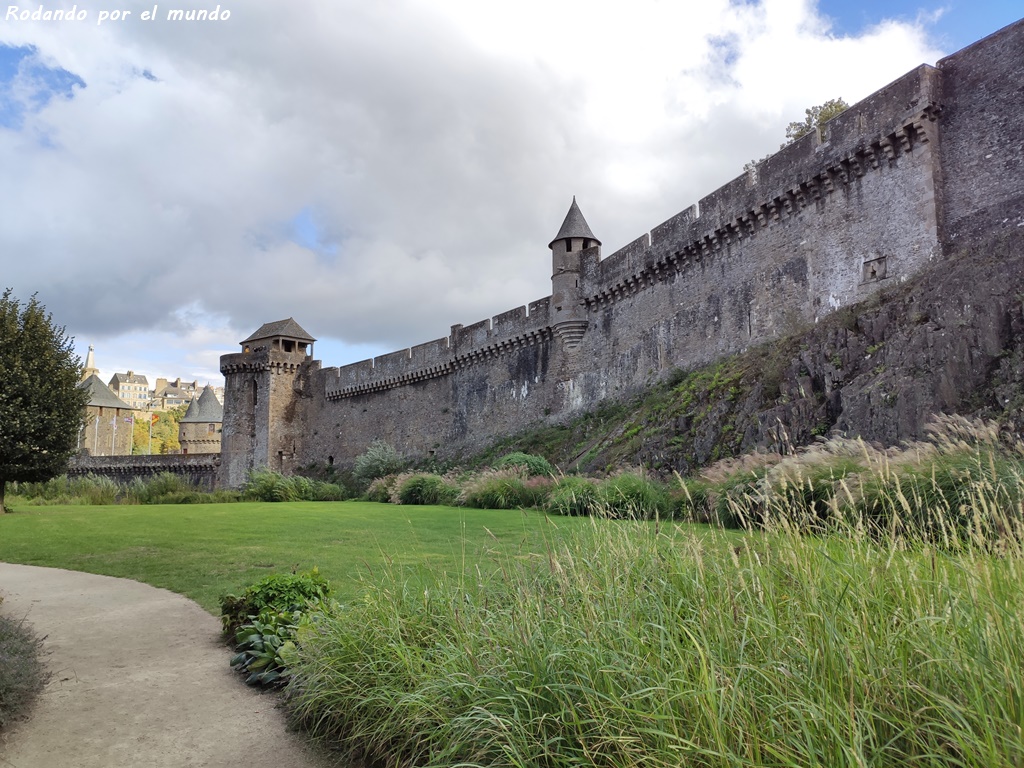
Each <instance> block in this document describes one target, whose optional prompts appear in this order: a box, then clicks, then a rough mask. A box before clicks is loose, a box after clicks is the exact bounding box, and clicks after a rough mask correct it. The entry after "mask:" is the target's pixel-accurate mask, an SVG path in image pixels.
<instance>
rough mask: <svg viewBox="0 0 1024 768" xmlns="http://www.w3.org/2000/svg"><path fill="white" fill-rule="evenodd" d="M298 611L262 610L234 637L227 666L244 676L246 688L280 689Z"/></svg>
mask: <svg viewBox="0 0 1024 768" xmlns="http://www.w3.org/2000/svg"><path fill="white" fill-rule="evenodd" d="M302 617H303V612H302V611H298V610H295V611H273V610H264V611H262V612H261V613H260V615H259V616H258V617H256V618H254V619H252V620H251V621H250V622H248V623H246V624H243V625H242V626H241V627H239V628H238V631H237V632H236V633H235V643H236V647H235V650H236V651H237V653H236V654H235V656H234V657H232V659H231V666H232V667H234V668H235V669H236V670H238V671H239V672H241V673H243V674H245V675H246V678H245V682H246V684H248V685H258V686H275V685H283V684H284V683H286V682H287V680H288V664H289V660H290V659H291V658H294V653H295V635H296V631H297V629H298V626H299V623H300V622H301V621H302Z"/></svg>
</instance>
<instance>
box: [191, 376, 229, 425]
mask: <svg viewBox="0 0 1024 768" xmlns="http://www.w3.org/2000/svg"><path fill="white" fill-rule="evenodd" d="M223 421H224V406H223V405H221V404H220V401H219V400H218V399H217V396H216V395H215V394H213V387H211V386H210V385H209V384H207V385H206V387H204V388H203V393H202V394H201V395H199V397H197V398H196V399H195V400H193V401H192V402H191V403H189V404H188V410H187V411H185V415H184V416H182V417H181V423H182V424H220V423H221V422H223Z"/></svg>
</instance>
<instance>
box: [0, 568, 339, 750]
mask: <svg viewBox="0 0 1024 768" xmlns="http://www.w3.org/2000/svg"><path fill="white" fill-rule="evenodd" d="M0 593H2V594H3V597H4V601H3V604H2V605H0V611H2V612H3V613H4V614H6V615H8V616H11V617H14V618H18V619H21V618H24V619H25V620H26V621H27V622H29V623H30V624H31V625H32V626H33V628H34V629H35V631H36V633H37V634H38V635H39V636H40V637H45V640H44V650H45V653H46V658H45V659H44V661H45V663H46V666H47V668H48V669H49V671H50V673H51V675H52V676H51V678H50V681H49V683H48V684H47V686H46V688H45V689H44V691H43V693H42V694H41V695H40V697H39V699H38V701H37V703H36V706H35V708H34V710H33V711H32V712H31V714H30V716H29V718H28V720H27V721H26V722H22V723H18V724H15V725H14V726H13V727H12V728H11V729H10V732H9V733H6V734H5V736H4V737H3V741H2V743H0V766H3V767H4V768H8V767H10V766H13V767H14V768H34V767H38V766H47V768H71V766H74V768H123V767H127V766H142V765H144V766H148V768H163V766H167V768H171V766H173V767H174V768H183V767H184V766H188V768H200V767H206V766H210V768H213V767H214V766H216V768H235V767H236V766H237V768H243V766H244V768H270V767H271V766H273V767H274V768H279V767H280V766H289V767H290V768H291V767H295V768H324V767H325V766H327V765H329V763H328V762H327V761H326V759H324V758H323V757H318V756H316V755H314V754H313V753H312V752H311V751H310V750H308V749H307V747H306V746H305V745H304V743H303V742H302V740H301V739H299V738H298V737H297V736H296V735H295V734H291V733H287V732H286V730H285V723H284V718H283V715H282V713H281V712H280V711H279V710H278V709H276V708H275V705H276V699H275V698H274V697H273V696H267V695H260V694H259V693H256V692H255V691H252V690H249V689H248V688H246V687H245V686H244V685H243V684H242V683H241V681H240V680H239V679H238V678H237V676H235V675H234V673H233V672H232V671H231V670H230V669H229V667H228V657H229V654H228V652H227V650H226V649H225V646H224V645H223V644H222V643H221V642H220V639H219V632H220V624H219V622H218V621H217V619H215V618H214V617H213V616H211V615H210V614H208V613H206V612H205V611H204V610H203V609H202V608H200V607H199V606H198V605H196V604H195V603H193V602H192V601H191V600H187V599H185V598H184V597H181V596H180V595H176V594H174V593H172V592H168V591H166V590H163V589H156V588H155V587H150V586H147V585H145V584H140V583H138V582H135V581H128V580H126V579H115V578H111V577H109V576H95V575H92V574H87V573H78V572H74V571H64V570H59V569H55V568H36V567H33V566H27V565H10V564H7V563H0Z"/></svg>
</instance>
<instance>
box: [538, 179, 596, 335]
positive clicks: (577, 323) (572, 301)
mask: <svg viewBox="0 0 1024 768" xmlns="http://www.w3.org/2000/svg"><path fill="white" fill-rule="evenodd" d="M548 248H550V249H551V268H552V271H551V316H552V320H553V323H552V324H553V325H554V328H555V332H556V333H557V334H558V335H559V337H560V338H561V339H562V342H563V343H564V345H565V346H566V348H568V349H575V348H576V347H578V346H579V344H580V341H581V340H582V338H583V334H584V333H585V332H586V330H587V311H586V307H584V306H583V295H582V291H581V289H580V280H581V273H582V271H583V252H584V251H585V250H587V249H588V248H597V249H598V250H597V252H596V254H595V255H596V258H597V259H600V258H601V251H600V248H601V241H600V240H598V239H597V238H596V237H595V236H594V233H593V232H592V231H591V230H590V225H589V224H587V220H586V219H585V218H583V212H582V211H581V210H580V207H579V206H578V205H577V204H576V197H575V195H574V196H573V198H572V205H570V206H569V212H568V213H567V214H565V221H563V222H562V226H561V228H560V229H559V230H558V234H557V235H555V239H554V240H552V241H551V242H550V243H549V244H548Z"/></svg>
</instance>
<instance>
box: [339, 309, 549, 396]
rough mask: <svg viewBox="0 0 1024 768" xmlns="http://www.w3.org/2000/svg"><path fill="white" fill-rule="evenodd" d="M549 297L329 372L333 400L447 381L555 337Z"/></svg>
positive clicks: (454, 326)
mask: <svg viewBox="0 0 1024 768" xmlns="http://www.w3.org/2000/svg"><path fill="white" fill-rule="evenodd" d="M549 308H550V298H549V297H545V298H543V299H539V300H538V301H534V302H532V303H530V304H529V305H528V306H523V307H516V308H515V309H510V310H508V311H507V312H502V313H501V314H499V315H495V316H494V317H492V318H488V319H486V320H481V321H480V322H477V323H473V324H472V325H468V326H463V325H453V326H452V332H451V335H450V336H445V337H443V338H440V339H434V340H433V341H428V342H425V343H423V344H417V345H416V346H414V347H409V348H408V349H403V350H399V351H398V352H391V353H389V354H386V355H381V356H379V357H376V358H373V359H370V360H363V361H360V362H358V363H353V364H351V365H346V366H342V367H340V368H327V369H325V371H324V375H325V377H326V378H325V392H326V396H327V399H328V400H340V399H343V398H346V397H355V396H356V395H362V394H366V393H368V392H381V391H384V390H387V389H393V388H395V387H402V386H406V385H408V384H414V383H416V382H419V381H425V380H427V379H434V378H437V377H439V376H446V375H448V374H450V373H453V372H455V371H459V370H462V369H465V368H468V367H469V366H472V365H476V364H479V363H482V362H485V361H488V360H491V359H493V358H496V357H501V356H502V355H506V354H508V353H510V352H512V351H514V350H516V349H520V348H522V347H526V346H532V345H534V344H537V343H539V342H541V341H543V340H544V339H548V338H551V327H550V324H549V318H548V313H549Z"/></svg>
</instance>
